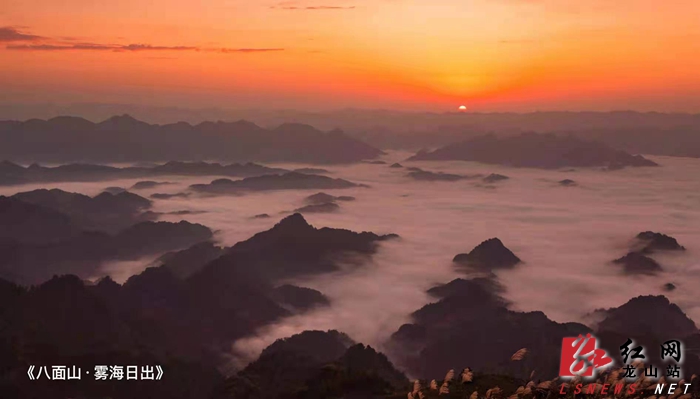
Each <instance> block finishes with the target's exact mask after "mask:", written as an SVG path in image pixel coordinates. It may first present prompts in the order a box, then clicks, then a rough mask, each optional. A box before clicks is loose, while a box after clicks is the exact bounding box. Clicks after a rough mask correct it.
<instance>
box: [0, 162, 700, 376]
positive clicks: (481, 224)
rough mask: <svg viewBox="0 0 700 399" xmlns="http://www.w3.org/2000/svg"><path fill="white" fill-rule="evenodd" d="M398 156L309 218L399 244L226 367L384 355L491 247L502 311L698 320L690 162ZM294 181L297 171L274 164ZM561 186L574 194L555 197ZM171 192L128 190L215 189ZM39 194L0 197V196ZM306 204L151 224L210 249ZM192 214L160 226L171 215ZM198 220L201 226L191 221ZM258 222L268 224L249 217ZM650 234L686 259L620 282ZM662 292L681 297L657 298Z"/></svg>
mask: <svg viewBox="0 0 700 399" xmlns="http://www.w3.org/2000/svg"><path fill="white" fill-rule="evenodd" d="M407 155H408V154H405V153H397V152H394V153H389V154H387V155H386V157H385V160H386V161H387V162H388V164H387V165H373V164H356V165H348V166H333V167H329V169H330V170H331V172H332V173H331V174H329V176H333V177H342V178H346V179H348V180H351V181H353V182H356V183H364V184H367V185H369V186H370V187H369V188H352V189H344V190H326V192H328V193H330V194H334V195H352V196H355V197H356V198H357V200H356V201H352V202H340V203H339V205H340V206H341V210H340V212H338V213H332V214H308V215H305V218H306V219H307V221H308V222H309V223H311V224H312V225H314V226H316V227H324V226H328V227H338V228H347V229H351V230H354V231H372V232H375V233H377V234H385V233H396V234H399V235H400V236H401V239H400V240H395V241H389V242H384V243H382V244H381V247H380V250H379V252H378V253H377V254H376V255H375V256H374V257H373V258H372V260H371V261H369V262H367V263H366V264H364V265H362V266H360V267H350V266H349V265H348V267H346V268H344V270H343V271H342V272H338V273H333V274H327V275H322V276H317V277H313V278H309V279H305V280H301V281H294V283H295V284H297V285H300V286H306V287H311V288H315V289H318V290H320V291H321V292H323V293H324V294H325V295H326V296H328V297H329V298H330V300H331V302H332V305H331V307H330V308H325V309H318V310H315V311H312V312H309V313H306V314H303V315H299V316H294V317H291V318H287V319H284V320H282V321H280V322H279V323H277V324H274V325H271V326H267V327H265V328H263V329H261V330H260V331H258V333H257V335H256V336H255V337H249V338H245V339H242V340H239V341H238V342H235V343H233V344H232V358H233V359H234V360H235V362H236V363H235V365H236V366H241V365H244V364H245V362H247V361H250V360H252V359H254V358H255V357H256V356H257V355H258V354H259V353H260V351H261V350H262V349H263V348H264V347H265V346H267V345H269V344H270V343H272V342H273V341H274V340H275V339H277V338H282V337H286V336H290V335H292V334H294V333H297V332H301V331H303V330H307V329H337V330H340V331H343V332H345V333H347V334H348V335H350V336H351V337H352V338H353V339H355V340H356V341H359V342H363V343H365V344H370V345H372V346H375V347H378V348H379V349H381V348H382V344H383V342H384V341H385V340H386V339H387V338H388V336H389V335H390V334H391V333H393V332H394V331H396V329H398V327H399V326H400V325H401V324H403V323H405V322H407V321H408V320H409V316H410V313H411V312H413V311H415V310H417V309H419V308H420V307H421V306H423V305H424V304H426V303H428V302H429V301H430V298H429V297H428V296H427V295H426V294H425V290H426V289H428V288H430V287H431V286H433V285H435V284H438V283H446V282H448V281H450V280H451V279H453V278H456V277H459V276H465V274H464V272H463V271H460V270H457V269H455V268H454V267H453V265H452V263H451V260H452V258H453V257H454V255H456V254H458V253H461V252H468V251H470V250H471V249H472V248H473V247H474V246H476V245H478V244H479V243H480V242H482V241H483V240H486V239H488V238H491V237H498V238H500V239H501V240H502V241H503V243H504V244H505V245H506V246H507V247H508V248H510V249H511V250H512V251H513V252H514V253H515V254H516V255H517V256H518V257H520V258H521V259H522V260H523V263H522V264H520V265H518V266H517V267H516V268H515V269H513V270H507V271H500V272H498V273H497V276H498V279H499V280H500V281H501V282H502V283H503V284H504V286H505V287H506V291H505V294H504V295H505V297H506V298H507V299H508V300H510V301H512V303H513V304H512V309H514V310H522V311H531V310H541V311H543V312H545V313H546V314H547V316H548V317H549V318H551V319H553V320H555V321H559V322H565V321H580V320H582V317H583V316H584V315H585V314H586V313H588V312H590V311H592V310H595V309H597V308H606V307H611V306H619V305H621V304H622V303H624V302H626V301H627V300H628V299H630V298H632V297H634V296H638V295H643V294H664V295H666V296H668V297H669V299H670V300H671V301H672V302H675V303H677V304H678V305H679V306H680V307H681V308H682V309H683V310H684V311H685V312H686V313H687V314H688V315H689V316H690V317H691V318H693V319H694V320H696V321H700V297H698V296H697V294H696V293H695V291H694V290H695V288H696V287H697V286H698V285H699V283H700V261H698V259H699V258H698V256H697V253H698V251H700V179H698V178H697V171H698V170H700V160H697V159H684V158H667V157H650V158H651V159H653V160H654V161H656V162H658V163H659V164H661V165H662V166H661V167H658V168H628V169H624V170H619V171H614V172H605V171H602V170H598V169H586V170H584V169H579V170H569V171H548V170H534V169H512V168H507V167H499V166H488V165H483V164H476V163H470V162H404V161H403V160H404V159H405V158H406V157H407ZM395 161H400V162H402V164H403V165H404V166H418V167H421V168H423V169H426V170H431V171H444V172H450V173H459V174H475V173H482V174H484V175H486V174H489V173H500V174H503V175H507V176H509V177H510V179H509V180H506V181H503V182H499V183H496V184H492V185H486V184H483V183H481V181H480V180H462V181H457V182H426V181H414V180H412V179H410V178H408V177H406V173H407V172H406V170H405V169H394V168H389V166H388V165H389V164H390V163H392V162H395ZM274 166H281V167H288V168H296V167H303V166H307V165H296V164H295V165H289V164H277V165H274ZM565 178H569V179H573V180H575V181H576V182H577V183H578V185H577V186H574V187H562V186H560V185H559V184H558V183H557V182H558V181H559V180H562V179H565ZM157 180H159V181H170V182H175V183H176V184H172V185H165V186H161V187H157V188H155V189H152V190H139V191H134V192H136V193H137V194H139V195H142V196H144V197H148V196H149V195H150V194H152V193H155V192H167V193H176V192H180V191H183V190H185V189H186V187H187V186H188V185H189V184H192V183H195V182H196V183H203V182H209V181H211V180H213V177H212V178H208V177H207V178H178V177H167V178H160V179H157ZM136 181H137V180H124V181H109V182H100V183H66V184H51V185H50V186H51V187H57V188H61V189H63V190H66V191H74V192H82V193H85V194H89V195H94V194H97V193H99V192H100V191H101V190H103V189H104V188H106V187H108V186H120V187H125V188H128V187H130V186H131V185H133V183H135V182H136ZM38 187H47V185H43V184H39V185H31V186H29V185H28V186H14V187H2V188H1V189H0V194H4V195H10V194H13V193H15V192H19V191H27V190H31V189H34V188H38ZM313 193H315V191H273V192H261V193H253V194H247V195H243V196H218V197H199V196H196V195H194V194H193V195H192V196H190V197H188V198H175V199H169V200H155V201H154V209H153V211H155V212H163V213H164V214H163V215H162V216H161V220H168V221H178V220H182V219H185V220H188V221H190V222H197V223H202V224H204V225H206V226H209V227H210V228H212V229H213V230H215V231H216V234H215V237H216V239H217V240H218V241H219V242H220V243H221V244H223V245H232V244H234V243H236V242H238V241H241V240H244V239H246V238H248V237H250V236H252V235H253V234H255V233H257V232H260V231H263V230H266V229H268V228H270V227H272V226H273V225H274V224H275V223H277V222H278V221H279V220H280V219H282V218H283V217H284V216H286V215H287V214H288V213H289V212H290V211H292V210H293V209H295V208H299V207H301V206H302V205H303V198H304V197H305V196H307V195H310V194H313ZM183 210H188V211H193V212H194V213H192V214H187V215H174V214H167V213H169V212H176V211H183ZM197 212H201V213H197ZM260 213H267V214H269V215H270V216H271V217H270V218H269V219H253V218H252V216H253V215H256V214H260ZM646 230H652V231H657V232H662V233H665V234H669V235H671V236H673V237H675V238H677V239H678V241H679V242H680V244H681V245H684V246H685V247H686V248H687V251H685V252H684V253H675V254H663V255H662V254H658V255H657V254H655V255H654V258H655V259H657V260H658V261H659V263H660V264H661V265H662V266H663V267H664V268H665V271H664V272H663V273H661V274H659V275H658V276H654V277H650V276H641V277H640V276H625V275H622V274H621V267H619V266H617V265H613V264H611V263H610V261H611V260H613V259H616V258H619V257H621V256H623V255H625V254H626V253H627V252H628V250H629V247H630V244H631V241H632V239H633V237H634V236H636V234H637V233H639V232H640V231H646ZM152 262H153V258H151V259H143V260H141V261H133V262H117V263H110V264H105V265H102V269H101V272H100V273H98V275H96V276H95V278H98V277H100V276H101V275H104V274H111V275H112V276H113V277H114V278H115V279H116V280H117V281H120V282H123V281H125V280H126V278H128V276H129V275H131V274H134V273H139V272H140V271H141V270H143V268H145V267H146V266H147V265H149V264H151V263H152ZM667 282H673V283H674V284H675V285H676V286H677V287H678V288H677V289H676V290H675V291H673V292H664V291H663V287H662V286H663V285H664V284H665V283H667Z"/></svg>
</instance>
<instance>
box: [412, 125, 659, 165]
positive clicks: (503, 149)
mask: <svg viewBox="0 0 700 399" xmlns="http://www.w3.org/2000/svg"><path fill="white" fill-rule="evenodd" d="M409 160H461V161H474V162H481V163H486V164H500V165H507V166H515V167H530V168H547V169H551V168H561V167H595V166H599V167H600V166H604V167H608V168H610V169H617V168H620V167H625V166H657V164H656V163H654V162H653V161H650V160H648V159H646V158H644V157H642V156H641V155H630V154H628V153H626V152H624V151H622V150H616V149H613V148H612V147H609V146H607V145H605V144H603V143H600V142H595V141H585V140H582V139H579V138H576V137H573V136H557V135H554V134H537V133H524V134H521V135H517V136H506V137H497V136H496V135H493V134H489V135H485V136H480V137H476V138H473V139H470V140H467V141H462V142H458V143H455V144H450V145H447V146H445V147H442V148H439V149H437V150H435V151H431V152H429V151H421V152H419V153H417V154H416V155H414V156H412V157H411V158H409Z"/></svg>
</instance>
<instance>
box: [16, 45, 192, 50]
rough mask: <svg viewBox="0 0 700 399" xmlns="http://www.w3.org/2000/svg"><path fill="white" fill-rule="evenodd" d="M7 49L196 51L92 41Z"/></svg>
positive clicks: (176, 47)
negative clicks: (95, 42)
mask: <svg viewBox="0 0 700 399" xmlns="http://www.w3.org/2000/svg"><path fill="white" fill-rule="evenodd" d="M6 48H7V49H8V50H27V51H61V50H97V51H105V50H111V51H158V50H167V51H198V50H199V48H197V47H188V46H152V45H150V44H127V45H114V44H94V43H79V44H13V45H8V46H6Z"/></svg>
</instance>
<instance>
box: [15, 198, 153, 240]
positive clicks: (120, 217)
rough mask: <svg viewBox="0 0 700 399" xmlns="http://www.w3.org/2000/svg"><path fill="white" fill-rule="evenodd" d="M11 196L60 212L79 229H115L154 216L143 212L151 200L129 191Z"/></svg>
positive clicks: (108, 230)
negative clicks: (89, 195)
mask: <svg viewBox="0 0 700 399" xmlns="http://www.w3.org/2000/svg"><path fill="white" fill-rule="evenodd" d="M12 198H15V199H17V200H20V201H22V202H25V203H29V204H34V205H39V206H43V207H45V208H49V209H53V210H55V211H57V212H60V213H63V214H65V215H67V216H69V217H70V219H71V220H72V222H73V223H74V224H75V225H76V226H79V227H80V228H81V229H82V230H91V231H104V232H112V233H115V232H117V231H119V230H122V229H124V228H127V227H129V226H131V225H133V224H135V223H139V222H143V221H149V220H152V219H154V217H155V215H153V214H152V213H144V211H146V210H147V209H149V208H150V207H151V201H150V200H148V199H146V198H143V197H141V196H139V195H136V194H132V193H129V192H121V193H119V194H110V193H108V192H103V193H101V194H98V195H96V196H95V197H88V196H87V195H84V194H78V193H69V192H66V191H63V190H59V189H52V190H46V189H39V190H34V191H27V192H22V193H18V194H15V195H13V196H12Z"/></svg>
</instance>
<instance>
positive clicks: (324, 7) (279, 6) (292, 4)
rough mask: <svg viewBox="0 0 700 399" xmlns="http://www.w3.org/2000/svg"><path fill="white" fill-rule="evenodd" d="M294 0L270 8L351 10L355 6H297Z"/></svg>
mask: <svg viewBox="0 0 700 399" xmlns="http://www.w3.org/2000/svg"><path fill="white" fill-rule="evenodd" d="M295 4H296V3H294V2H283V3H279V4H278V5H276V6H272V7H270V8H272V9H279V10H353V9H355V6H324V5H320V6H297V5H295Z"/></svg>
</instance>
